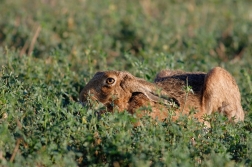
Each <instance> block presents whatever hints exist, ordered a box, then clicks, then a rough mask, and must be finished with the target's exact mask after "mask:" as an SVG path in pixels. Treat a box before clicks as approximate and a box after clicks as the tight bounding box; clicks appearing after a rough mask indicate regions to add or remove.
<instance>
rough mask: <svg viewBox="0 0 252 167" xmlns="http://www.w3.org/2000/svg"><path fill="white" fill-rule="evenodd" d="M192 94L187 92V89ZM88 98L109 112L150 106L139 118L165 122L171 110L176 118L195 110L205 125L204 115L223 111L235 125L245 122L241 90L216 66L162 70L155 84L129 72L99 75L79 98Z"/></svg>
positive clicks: (229, 75) (82, 100)
mask: <svg viewBox="0 0 252 167" xmlns="http://www.w3.org/2000/svg"><path fill="white" fill-rule="evenodd" d="M188 86H189V87H191V90H192V91H186V90H185V88H186V87H188ZM88 98H90V99H92V100H96V101H99V102H101V103H103V104H104V105H105V106H106V107H107V110H108V111H113V110H114V109H115V108H117V109H118V111H124V110H127V111H129V112H130V113H135V112H136V111H137V109H139V108H141V107H144V106H151V108H152V111H151V112H148V111H147V110H146V111H142V110H141V111H142V112H136V114H137V116H138V117H142V116H143V115H145V114H148V115H149V116H151V117H152V118H155V119H159V120H164V119H165V118H167V117H168V116H169V111H170V109H173V110H174V111H175V115H174V116H173V119H176V118H177V117H178V116H179V115H180V114H189V112H190V111H191V110H195V111H196V113H195V114H194V117H195V118H197V119H198V120H199V121H201V122H203V116H204V115H209V114H211V113H213V112H216V111H218V112H221V113H223V114H225V115H226V116H227V117H228V118H229V119H234V121H235V122H237V121H243V120H244V112H243V109H242V107H241V95H240V92H239V88H238V86H237V84H236V82H235V80H234V78H233V77H232V76H231V74H230V73H229V72H227V71H226V70H224V69H223V68H221V67H215V68H213V69H212V70H210V71H209V72H208V73H203V72H183V71H171V70H163V71H161V72H160V73H158V75H157V76H156V79H155V81H154V83H150V82H147V81H145V80H143V79H141V78H137V77H135V76H133V75H132V74H130V73H128V72H123V71H105V72H97V73H96V74H95V75H94V77H93V78H92V79H91V80H90V81H89V82H88V84H87V85H86V86H85V87H84V88H83V90H82V91H81V93H80V96H79V99H80V101H81V102H82V103H86V102H87V100H88Z"/></svg>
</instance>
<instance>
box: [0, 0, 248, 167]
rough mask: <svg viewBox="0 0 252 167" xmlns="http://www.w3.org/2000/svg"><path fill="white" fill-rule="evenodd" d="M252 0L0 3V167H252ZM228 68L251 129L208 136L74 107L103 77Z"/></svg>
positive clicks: (188, 123) (198, 129)
mask: <svg viewBox="0 0 252 167" xmlns="http://www.w3.org/2000/svg"><path fill="white" fill-rule="evenodd" d="M251 8H252V2H251V1H250V0H243V1H231V0H222V1H221V0H210V1H199V0H191V1H185V2H184V1H181V0H179V1H173V0H170V1H166V0H156V1H151V0H140V1H134V0H128V1H120V2H119V1H116V0H103V1H92V0H76V1H73V2H70V1H60V0H51V1H47V0H39V1H32V0H19V1H15V0H0V16H1V19H0V65H1V72H0V78H1V79H0V166H115V167H116V166H251V165H252V133H251V132H252V123H251V122H252V77H251V76H252V70H251V64H252V59H251V55H252V28H251V27H252V11H251ZM215 66H221V67H224V68H225V69H227V70H228V71H229V72H230V73H231V74H232V75H233V76H234V77H235V79H236V81H237V84H238V85H239V88H240V91H241V94H242V106H243V108H244V110H245V114H246V115H245V121H244V122H243V123H239V124H230V123H227V120H226V118H225V117H223V116H221V115H218V114H216V115H213V116H210V117H209V118H208V119H209V120H210V123H211V126H212V128H211V129H210V130H208V131H206V130H204V129H203V127H202V125H201V124H200V123H198V122H197V121H195V120H193V119H192V120H191V119H187V118H186V117H181V118H180V119H179V120H178V121H176V122H172V121H170V120H169V118H168V119H167V120H166V121H165V122H155V121H153V120H152V119H150V118H148V117H145V118H143V119H142V120H141V121H142V124H143V126H140V127H137V128H134V127H133V124H132V122H134V121H135V116H132V115H130V114H128V113H127V112H125V113H113V114H110V113H108V114H104V115H102V116H101V117H100V118H98V117H97V114H96V113H97V110H96V109H90V108H85V107H82V106H81V105H80V104H79V103H78V94H79V92H80V90H81V88H82V87H83V86H84V85H85V84H86V83H87V82H88V81H89V79H90V78H92V76H93V75H94V73H95V72H97V71H100V70H111V69H114V70H127V71H129V72H131V73H132V74H133V75H136V76H138V77H142V78H144V79H146V80H148V81H152V80H153V79H154V77H155V75H156V73H157V72H158V71H160V70H161V69H166V68H169V69H180V70H186V71H208V70H210V69H211V68H213V67H215Z"/></svg>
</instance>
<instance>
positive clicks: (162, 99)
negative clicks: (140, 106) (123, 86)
mask: <svg viewBox="0 0 252 167" xmlns="http://www.w3.org/2000/svg"><path fill="white" fill-rule="evenodd" d="M129 85H130V87H131V88H130V89H131V92H132V93H134V92H140V93H143V94H144V95H145V96H146V97H147V98H148V99H149V100H151V101H153V102H157V103H163V104H165V105H168V106H173V107H175V106H177V105H178V106H179V104H178V101H177V100H175V99H174V98H171V97H169V96H168V94H167V92H166V91H165V90H163V89H162V88H160V87H158V86H157V85H155V84H152V83H149V82H147V81H145V80H143V79H140V78H136V80H135V83H132V84H129Z"/></svg>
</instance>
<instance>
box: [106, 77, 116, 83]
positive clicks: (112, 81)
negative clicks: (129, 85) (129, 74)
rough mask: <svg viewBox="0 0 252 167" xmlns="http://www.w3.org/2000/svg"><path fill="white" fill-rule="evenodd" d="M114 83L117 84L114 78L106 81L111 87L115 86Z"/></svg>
mask: <svg viewBox="0 0 252 167" xmlns="http://www.w3.org/2000/svg"><path fill="white" fill-rule="evenodd" d="M114 82H115V79H114V78H107V80H106V84H109V85H111V84H113V83H114Z"/></svg>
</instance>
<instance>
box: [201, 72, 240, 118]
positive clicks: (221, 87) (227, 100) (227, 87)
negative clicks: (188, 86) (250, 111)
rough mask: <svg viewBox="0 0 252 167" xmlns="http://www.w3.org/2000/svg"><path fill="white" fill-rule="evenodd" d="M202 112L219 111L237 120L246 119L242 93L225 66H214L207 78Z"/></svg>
mask: <svg viewBox="0 0 252 167" xmlns="http://www.w3.org/2000/svg"><path fill="white" fill-rule="evenodd" d="M201 107H202V110H201V111H202V112H203V113H205V114H211V113H212V112H215V111H219V112H222V113H224V114H225V115H226V116H227V117H228V118H229V119H232V118H235V122H237V121H240V120H241V121H242V120H244V112H243V110H242V107H241V95H240V91H239V88H238V86H237V84H236V82H235V80H234V79H233V77H232V76H231V75H230V74H229V73H228V72H227V71H226V70H224V69H223V68H220V67H215V68H213V69H212V70H211V71H210V72H209V73H208V74H207V75H206V78H205V82H204V88H203V95H202V104H201Z"/></svg>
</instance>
